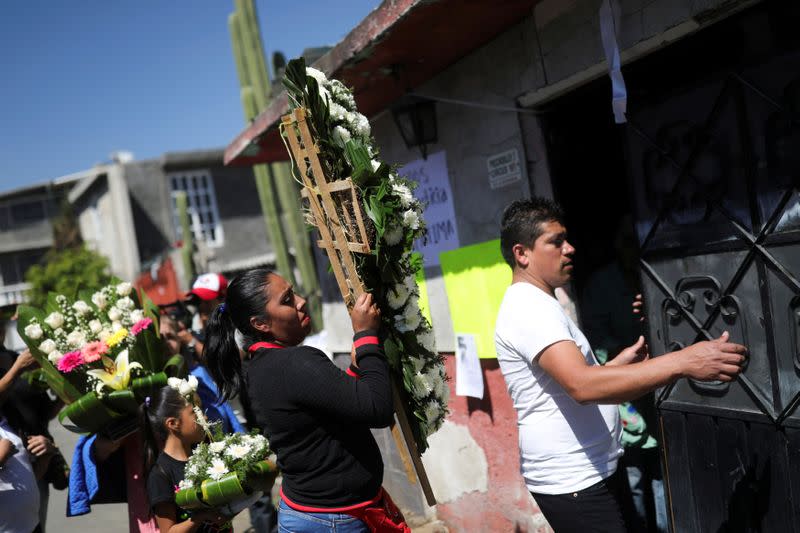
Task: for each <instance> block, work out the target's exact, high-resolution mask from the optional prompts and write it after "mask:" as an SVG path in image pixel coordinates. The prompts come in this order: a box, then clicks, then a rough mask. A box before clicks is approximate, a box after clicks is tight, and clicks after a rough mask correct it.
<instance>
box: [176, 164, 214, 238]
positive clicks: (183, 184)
mask: <svg viewBox="0 0 800 533" xmlns="http://www.w3.org/2000/svg"><path fill="white" fill-rule="evenodd" d="M169 180H170V190H171V194H170V196H171V202H172V223H173V224H174V226H175V234H176V235H177V236H178V239H183V234H182V230H181V223H180V220H178V208H177V205H176V202H175V193H177V192H178V191H186V200H187V204H188V211H189V225H190V226H191V228H192V235H193V236H194V238H195V239H196V240H198V241H200V240H202V241H203V242H205V243H206V244H207V245H208V246H222V244H223V243H224V235H223V233H222V222H221V221H220V219H219V211H218V209H217V197H216V195H215V194H214V183H213V182H212V181H211V174H210V173H209V172H208V171H207V170H193V171H188V172H176V173H173V174H170V175H169Z"/></svg>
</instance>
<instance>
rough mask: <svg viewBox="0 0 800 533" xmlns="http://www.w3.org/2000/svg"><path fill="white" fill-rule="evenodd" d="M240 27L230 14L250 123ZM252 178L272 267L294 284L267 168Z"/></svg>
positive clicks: (250, 93) (252, 103)
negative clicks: (270, 247)
mask: <svg viewBox="0 0 800 533" xmlns="http://www.w3.org/2000/svg"><path fill="white" fill-rule="evenodd" d="M237 3H238V2H237ZM244 26H245V23H244V21H243V16H242V12H241V11H239V12H236V13H232V14H231V15H230V16H229V17H228V28H229V30H230V32H231V43H232V44H233V56H234V60H235V61H236V71H237V72H238V74H239V83H240V85H241V91H240V97H241V100H242V108H243V109H244V116H245V120H246V121H247V122H250V121H252V120H253V119H254V118H255V117H256V116H258V112H259V109H260V107H259V105H258V98H257V97H256V95H255V93H256V92H257V91H254V90H253V87H252V85H250V83H249V82H250V80H251V78H252V76H251V69H250V68H249V65H248V61H247V56H249V55H252V54H248V53H247V52H246V50H247V49H248V46H247V45H246V38H245V35H246V32H245V31H244ZM253 174H254V175H255V181H256V189H257V190H258V199H259V202H261V210H262V212H263V214H264V224H265V225H266V227H267V235H268V236H269V240H270V243H271V244H272V248H273V250H274V251H275V264H276V267H277V269H278V272H279V273H280V274H281V275H282V276H283V277H284V278H286V279H287V280H289V282H290V283H292V284H294V283H295V279H294V269H293V268H292V262H291V258H290V256H289V247H288V246H287V245H286V236H285V234H284V230H283V226H282V225H281V222H280V216H279V212H280V208H279V206H278V202H277V197H276V195H275V192H274V191H275V186H274V183H273V179H272V174H271V173H270V171H269V168H268V167H267V165H255V166H253Z"/></svg>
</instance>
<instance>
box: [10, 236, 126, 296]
mask: <svg viewBox="0 0 800 533" xmlns="http://www.w3.org/2000/svg"><path fill="white" fill-rule="evenodd" d="M108 269H109V265H108V260H107V259H106V258H105V257H103V256H101V255H100V254H98V253H97V252H94V251H92V250H90V249H88V248H86V246H79V247H75V248H67V249H65V250H61V251H56V250H51V251H50V252H48V253H47V254H46V255H45V257H44V260H43V264H40V265H33V266H32V267H31V268H29V269H28V271H27V272H26V273H25V281H26V282H28V283H30V284H31V288H30V290H29V292H28V296H29V298H30V300H29V303H30V305H32V306H34V307H39V308H44V307H45V306H46V305H47V295H48V294H49V293H51V292H52V293H56V294H63V295H65V296H67V297H68V298H72V297H74V296H75V295H76V294H77V293H78V291H81V290H86V291H96V290H98V289H100V288H101V287H103V286H104V285H107V284H108V283H110V282H111V276H110V275H109V273H108Z"/></svg>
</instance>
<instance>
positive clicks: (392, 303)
mask: <svg viewBox="0 0 800 533" xmlns="http://www.w3.org/2000/svg"><path fill="white" fill-rule="evenodd" d="M409 294H410V293H409V291H408V288H406V286H405V285H401V284H397V285H395V286H394V287H392V288H391V289H389V290H388V291H386V303H388V304H389V307H391V308H392V309H400V308H401V307H403V304H404V303H406V300H408V295H409Z"/></svg>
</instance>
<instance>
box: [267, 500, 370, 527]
mask: <svg viewBox="0 0 800 533" xmlns="http://www.w3.org/2000/svg"><path fill="white" fill-rule="evenodd" d="M278 532H279V533H369V528H368V527H367V524H365V523H364V522H363V521H361V520H359V519H358V518H355V517H353V516H350V515H349V514H343V513H305V512H303V511H295V510H294V509H292V508H291V507H289V506H288V505H286V503H285V502H284V501H283V500H281V503H280V505H279V506H278Z"/></svg>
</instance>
